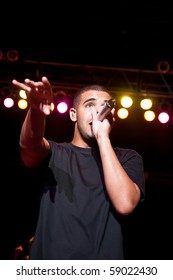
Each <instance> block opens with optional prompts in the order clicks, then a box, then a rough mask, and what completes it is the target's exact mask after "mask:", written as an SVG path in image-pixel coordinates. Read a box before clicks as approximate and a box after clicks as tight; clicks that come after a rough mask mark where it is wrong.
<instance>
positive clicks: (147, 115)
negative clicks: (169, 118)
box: [144, 110, 156, 122]
mask: <svg viewBox="0 0 173 280" xmlns="http://www.w3.org/2000/svg"><path fill="white" fill-rule="evenodd" d="M155 117H156V115H155V113H154V112H153V111H151V110H147V111H145V113H144V119H145V120H146V121H148V122H151V121H153V120H154V119H155Z"/></svg>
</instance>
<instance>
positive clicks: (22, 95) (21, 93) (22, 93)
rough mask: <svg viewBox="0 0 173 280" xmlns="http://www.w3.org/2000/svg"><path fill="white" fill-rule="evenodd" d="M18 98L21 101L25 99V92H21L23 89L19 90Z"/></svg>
mask: <svg viewBox="0 0 173 280" xmlns="http://www.w3.org/2000/svg"><path fill="white" fill-rule="evenodd" d="M19 96H20V97H21V98H22V99H27V95H26V91H25V90H23V89H21V90H19Z"/></svg>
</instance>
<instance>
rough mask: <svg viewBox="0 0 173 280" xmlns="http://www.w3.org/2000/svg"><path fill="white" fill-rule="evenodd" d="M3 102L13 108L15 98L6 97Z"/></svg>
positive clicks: (7, 106)
mask: <svg viewBox="0 0 173 280" xmlns="http://www.w3.org/2000/svg"><path fill="white" fill-rule="evenodd" d="M3 103H4V106H5V107H6V108H12V107H13V106H14V100H13V99H12V98H10V97H7V98H5V99H4V102H3Z"/></svg>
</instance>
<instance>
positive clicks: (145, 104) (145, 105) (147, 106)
mask: <svg viewBox="0 0 173 280" xmlns="http://www.w3.org/2000/svg"><path fill="white" fill-rule="evenodd" d="M152 105H153V103H152V101H151V99H149V98H145V99H142V100H141V102H140V106H141V108H142V109H143V110H149V109H151V107H152Z"/></svg>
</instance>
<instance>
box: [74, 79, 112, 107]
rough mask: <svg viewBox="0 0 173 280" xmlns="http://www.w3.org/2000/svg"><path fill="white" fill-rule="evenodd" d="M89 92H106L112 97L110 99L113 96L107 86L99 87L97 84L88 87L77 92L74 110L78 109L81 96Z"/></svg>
mask: <svg viewBox="0 0 173 280" xmlns="http://www.w3.org/2000/svg"><path fill="white" fill-rule="evenodd" d="M89 90H95V91H104V92H107V93H108V94H109V95H110V97H111V96H112V93H111V91H110V90H109V89H108V88H106V87H105V86H102V85H97V84H93V85H87V86H84V87H83V88H81V89H78V90H77V92H76V93H75V95H74V97H73V108H77V106H78V104H79V102H80V97H81V95H82V94H83V93H84V92H86V91H89Z"/></svg>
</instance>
